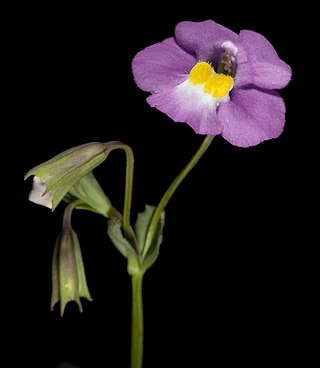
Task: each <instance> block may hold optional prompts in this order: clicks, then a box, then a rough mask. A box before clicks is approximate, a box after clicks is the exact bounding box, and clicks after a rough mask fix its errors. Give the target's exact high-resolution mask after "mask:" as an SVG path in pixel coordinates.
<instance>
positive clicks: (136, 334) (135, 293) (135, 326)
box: [131, 272, 143, 368]
mask: <svg viewBox="0 0 320 368" xmlns="http://www.w3.org/2000/svg"><path fill="white" fill-rule="evenodd" d="M142 280H143V272H141V273H137V274H134V275H132V276H131V283H132V329H131V368H142V359H143V302H142Z"/></svg>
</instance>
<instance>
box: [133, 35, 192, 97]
mask: <svg viewBox="0 0 320 368" xmlns="http://www.w3.org/2000/svg"><path fill="white" fill-rule="evenodd" d="M195 63H196V59H195V57H194V56H192V55H189V54H188V53H186V52H185V51H184V50H182V49H181V48H180V47H179V46H178V45H177V44H176V42H175V41H174V39H173V38H167V39H166V40H164V41H163V42H161V43H156V44H154V45H152V46H149V47H147V48H145V49H144V50H142V51H140V52H138V53H137V54H136V56H135V57H134V59H133V61H132V71H133V76H134V80H135V82H136V83H137V85H138V86H139V87H140V88H141V89H142V90H144V91H147V92H151V93H156V92H160V91H162V90H163V89H165V88H168V87H173V86H176V85H178V84H180V83H182V82H183V81H184V80H186V78H187V77H188V74H189V72H190V70H191V69H192V67H193V66H194V65H195Z"/></svg>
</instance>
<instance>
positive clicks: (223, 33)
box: [175, 20, 239, 60]
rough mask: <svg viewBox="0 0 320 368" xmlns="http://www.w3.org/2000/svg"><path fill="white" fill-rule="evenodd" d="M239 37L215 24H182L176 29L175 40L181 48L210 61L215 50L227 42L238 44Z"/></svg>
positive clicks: (187, 22)
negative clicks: (209, 58) (209, 57)
mask: <svg viewBox="0 0 320 368" xmlns="http://www.w3.org/2000/svg"><path fill="white" fill-rule="evenodd" d="M238 37H239V36H238V35H237V34H236V33H234V32H232V31H231V30H230V29H228V28H226V27H224V26H222V25H220V24H218V23H216V22H214V21H213V20H206V21H203V22H189V21H185V22H180V23H178V24H177V25H176V28H175V39H176V41H177V43H178V44H179V46H181V47H182V48H183V49H185V50H186V51H188V52H189V53H191V54H194V55H197V57H198V59H204V60H205V59H208V56H210V54H211V53H212V51H213V50H214V49H217V48H219V47H221V45H222V43H223V42H225V41H232V42H233V43H236V42H237V40H238Z"/></svg>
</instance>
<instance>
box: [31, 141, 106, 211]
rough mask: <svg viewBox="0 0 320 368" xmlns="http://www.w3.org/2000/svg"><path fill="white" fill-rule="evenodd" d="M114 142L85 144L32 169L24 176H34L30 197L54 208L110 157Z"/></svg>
mask: <svg viewBox="0 0 320 368" xmlns="http://www.w3.org/2000/svg"><path fill="white" fill-rule="evenodd" d="M111 144H112V143H111ZM111 144H108V143H97V142H92V143H86V144H82V145H80V146H76V147H73V148H71V149H69V150H67V151H64V152H62V153H60V154H58V155H57V156H55V157H53V158H52V159H50V160H48V161H46V162H44V163H42V164H40V165H38V166H35V167H34V168H32V169H31V170H30V171H28V172H27V174H26V175H25V177H24V178H25V179H27V178H28V177H29V176H31V175H34V179H33V188H32V190H31V192H30V195H29V200H30V201H32V202H34V203H37V204H41V205H43V206H46V207H48V208H51V209H52V210H54V209H55V208H56V207H57V205H58V204H59V202H60V201H61V200H62V199H63V197H64V196H65V194H66V193H67V192H68V191H69V190H70V189H71V188H72V187H73V186H74V185H75V184H76V183H77V182H78V181H79V180H80V179H81V178H83V177H84V176H85V175H87V174H88V173H89V172H90V171H92V170H93V169H94V168H95V167H97V166H98V165H100V164H101V163H102V162H103V161H104V160H105V159H106V158H107V156H108V154H109V152H110V146H111Z"/></svg>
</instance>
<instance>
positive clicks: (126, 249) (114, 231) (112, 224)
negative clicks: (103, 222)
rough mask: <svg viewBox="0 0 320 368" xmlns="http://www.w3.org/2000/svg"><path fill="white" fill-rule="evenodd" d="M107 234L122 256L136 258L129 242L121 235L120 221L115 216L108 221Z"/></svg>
mask: <svg viewBox="0 0 320 368" xmlns="http://www.w3.org/2000/svg"><path fill="white" fill-rule="evenodd" d="M108 235H109V237H110V239H111V241H112V243H113V244H114V246H115V247H116V248H117V249H118V251H119V252H120V253H121V254H122V255H123V256H124V257H126V258H129V257H130V258H132V257H134V258H135V259H137V258H138V257H137V254H136V252H135V251H134V249H133V248H132V246H131V244H130V243H129V242H128V240H127V239H126V238H125V237H124V236H123V234H122V231H121V221H120V220H118V219H117V218H111V219H110V220H109V221H108Z"/></svg>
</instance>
